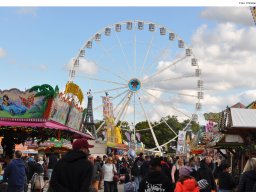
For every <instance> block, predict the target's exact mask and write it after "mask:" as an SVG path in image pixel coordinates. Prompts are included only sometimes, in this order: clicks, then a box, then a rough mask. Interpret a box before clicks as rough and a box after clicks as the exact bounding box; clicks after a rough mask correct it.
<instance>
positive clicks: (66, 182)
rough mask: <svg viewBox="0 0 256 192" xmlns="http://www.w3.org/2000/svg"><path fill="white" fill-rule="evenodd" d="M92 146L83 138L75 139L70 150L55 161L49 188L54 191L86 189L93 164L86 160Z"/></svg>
mask: <svg viewBox="0 0 256 192" xmlns="http://www.w3.org/2000/svg"><path fill="white" fill-rule="evenodd" d="M92 147H94V146H93V145H90V144H89V143H88V141H87V139H85V138H82V139H77V140H75V141H74V142H73V144H72V150H71V151H69V152H68V153H67V154H66V155H65V156H64V157H63V158H62V159H60V160H59V161H58V162H57V163H56V165H55V167H54V169H53V172H52V177H51V180H50V189H52V190H53V191H54V192H81V191H88V190H89V187H90V185H91V180H92V174H93V165H92V163H91V162H90V161H89V160H88V155H89V153H90V150H89V148H92Z"/></svg>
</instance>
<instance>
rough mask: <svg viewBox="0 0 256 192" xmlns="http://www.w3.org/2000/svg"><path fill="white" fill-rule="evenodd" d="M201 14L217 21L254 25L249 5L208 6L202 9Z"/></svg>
mask: <svg viewBox="0 0 256 192" xmlns="http://www.w3.org/2000/svg"><path fill="white" fill-rule="evenodd" d="M201 16H202V17H203V18H206V19H210V20H215V21H218V22H233V23H237V24H244V25H254V23H253V18H252V15H251V11H250V8H249V7H210V8H207V9H205V10H204V11H202V12H201Z"/></svg>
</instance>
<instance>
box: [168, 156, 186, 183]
mask: <svg viewBox="0 0 256 192" xmlns="http://www.w3.org/2000/svg"><path fill="white" fill-rule="evenodd" d="M182 166H184V162H183V160H182V159H178V160H177V161H176V163H175V164H174V165H173V166H172V171H171V176H172V183H173V184H175V183H176V182H177V181H178V179H179V169H180V168H181V167H182Z"/></svg>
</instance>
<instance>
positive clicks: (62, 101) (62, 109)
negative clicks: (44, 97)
mask: <svg viewBox="0 0 256 192" xmlns="http://www.w3.org/2000/svg"><path fill="white" fill-rule="evenodd" d="M70 104H71V102H70V101H68V100H67V99H66V98H65V95H64V94H63V93H59V94H58V95H57V96H56V97H55V98H54V100H53V103H52V106H51V112H50V117H49V119H51V120H53V121H57V122H59V123H61V124H64V125H65V123H66V120H67V117H68V113H69V108H70Z"/></svg>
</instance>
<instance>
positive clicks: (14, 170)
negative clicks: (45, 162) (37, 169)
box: [3, 151, 26, 192]
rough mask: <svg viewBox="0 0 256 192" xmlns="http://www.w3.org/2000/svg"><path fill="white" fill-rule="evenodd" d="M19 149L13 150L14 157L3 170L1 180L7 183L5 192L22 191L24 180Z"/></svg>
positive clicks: (24, 175)
mask: <svg viewBox="0 0 256 192" xmlns="http://www.w3.org/2000/svg"><path fill="white" fill-rule="evenodd" d="M21 156H22V153H21V151H15V153H14V159H13V160H12V161H11V163H10V164H9V165H8V166H7V167H6V169H5V170H4V176H3V181H4V182H7V183H8V188H7V192H23V191H24V187H25V182H26V171H25V164H24V161H23V160H22V159H21Z"/></svg>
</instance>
